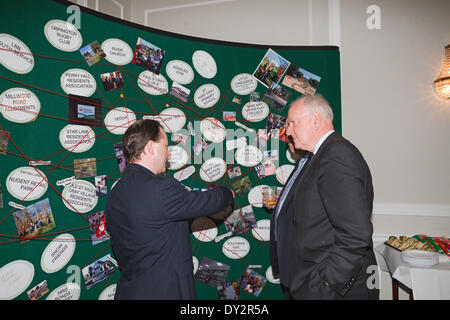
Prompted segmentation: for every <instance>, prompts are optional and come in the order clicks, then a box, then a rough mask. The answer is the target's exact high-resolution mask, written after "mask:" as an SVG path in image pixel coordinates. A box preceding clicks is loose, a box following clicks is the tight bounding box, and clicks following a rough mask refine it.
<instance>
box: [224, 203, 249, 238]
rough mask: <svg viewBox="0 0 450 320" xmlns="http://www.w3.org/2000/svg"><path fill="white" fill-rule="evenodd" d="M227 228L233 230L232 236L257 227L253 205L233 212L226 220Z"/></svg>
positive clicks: (229, 230)
mask: <svg viewBox="0 0 450 320" xmlns="http://www.w3.org/2000/svg"><path fill="white" fill-rule="evenodd" d="M224 224H225V229H226V230H227V232H231V236H230V237H234V236H236V235H238V234H241V233H244V232H247V231H249V230H251V229H253V228H255V227H256V218H255V214H254V213H253V208H252V205H248V206H245V207H243V208H241V209H237V210H234V211H233V213H232V214H231V215H230V216H229V217H228V218H227V219H226V220H225V221H224Z"/></svg>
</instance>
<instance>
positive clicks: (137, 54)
mask: <svg viewBox="0 0 450 320" xmlns="http://www.w3.org/2000/svg"><path fill="white" fill-rule="evenodd" d="M165 54H166V51H165V50H163V49H161V48H159V47H157V46H155V45H154V44H151V43H150V42H148V41H146V40H144V39H142V38H141V37H138V40H137V42H136V48H135V49H134V54H133V59H132V62H133V63H134V64H136V65H138V66H141V67H143V68H145V69H147V70H149V71H151V72H153V73H155V74H159V72H160V70H161V65H162V62H163V59H164V55H165Z"/></svg>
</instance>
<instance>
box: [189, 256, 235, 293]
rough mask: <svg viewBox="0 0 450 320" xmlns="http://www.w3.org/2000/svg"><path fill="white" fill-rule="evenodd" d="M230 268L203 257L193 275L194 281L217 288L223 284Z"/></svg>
mask: <svg viewBox="0 0 450 320" xmlns="http://www.w3.org/2000/svg"><path fill="white" fill-rule="evenodd" d="M228 271H230V266H229V265H226V264H223V263H221V262H218V261H215V260H213V259H210V258H207V257H203V258H202V261H201V262H200V266H199V267H198V270H197V273H196V274H195V280H196V281H198V282H201V283H204V284H207V285H208V286H212V287H215V288H217V287H218V286H219V285H221V284H222V283H224V282H225V279H226V278H227V275H228Z"/></svg>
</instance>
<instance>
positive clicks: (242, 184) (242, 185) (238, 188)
mask: <svg viewBox="0 0 450 320" xmlns="http://www.w3.org/2000/svg"><path fill="white" fill-rule="evenodd" d="M252 187H253V185H252V182H251V181H250V178H249V177H248V176H245V177H243V178H241V179H239V180H237V181H235V182H233V183H232V184H231V189H232V190H233V191H234V192H235V193H236V194H237V195H238V196H242V195H245V194H247V193H248V191H249V190H250V189H251V188H252Z"/></svg>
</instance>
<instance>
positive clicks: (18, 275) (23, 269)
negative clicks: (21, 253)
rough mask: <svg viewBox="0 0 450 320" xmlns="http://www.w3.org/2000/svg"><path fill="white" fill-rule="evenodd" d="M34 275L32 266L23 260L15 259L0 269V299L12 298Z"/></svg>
mask: <svg viewBox="0 0 450 320" xmlns="http://www.w3.org/2000/svg"><path fill="white" fill-rule="evenodd" d="M33 277H34V266H33V265H32V264H31V263H30V262H28V261H25V260H15V261H12V262H10V263H8V264H6V265H4V266H3V267H2V268H1V269H0V300H12V299H14V298H16V297H17V296H18V295H20V294H21V293H22V292H23V291H24V290H25V289H26V288H28V286H29V285H30V283H31V281H33Z"/></svg>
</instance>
